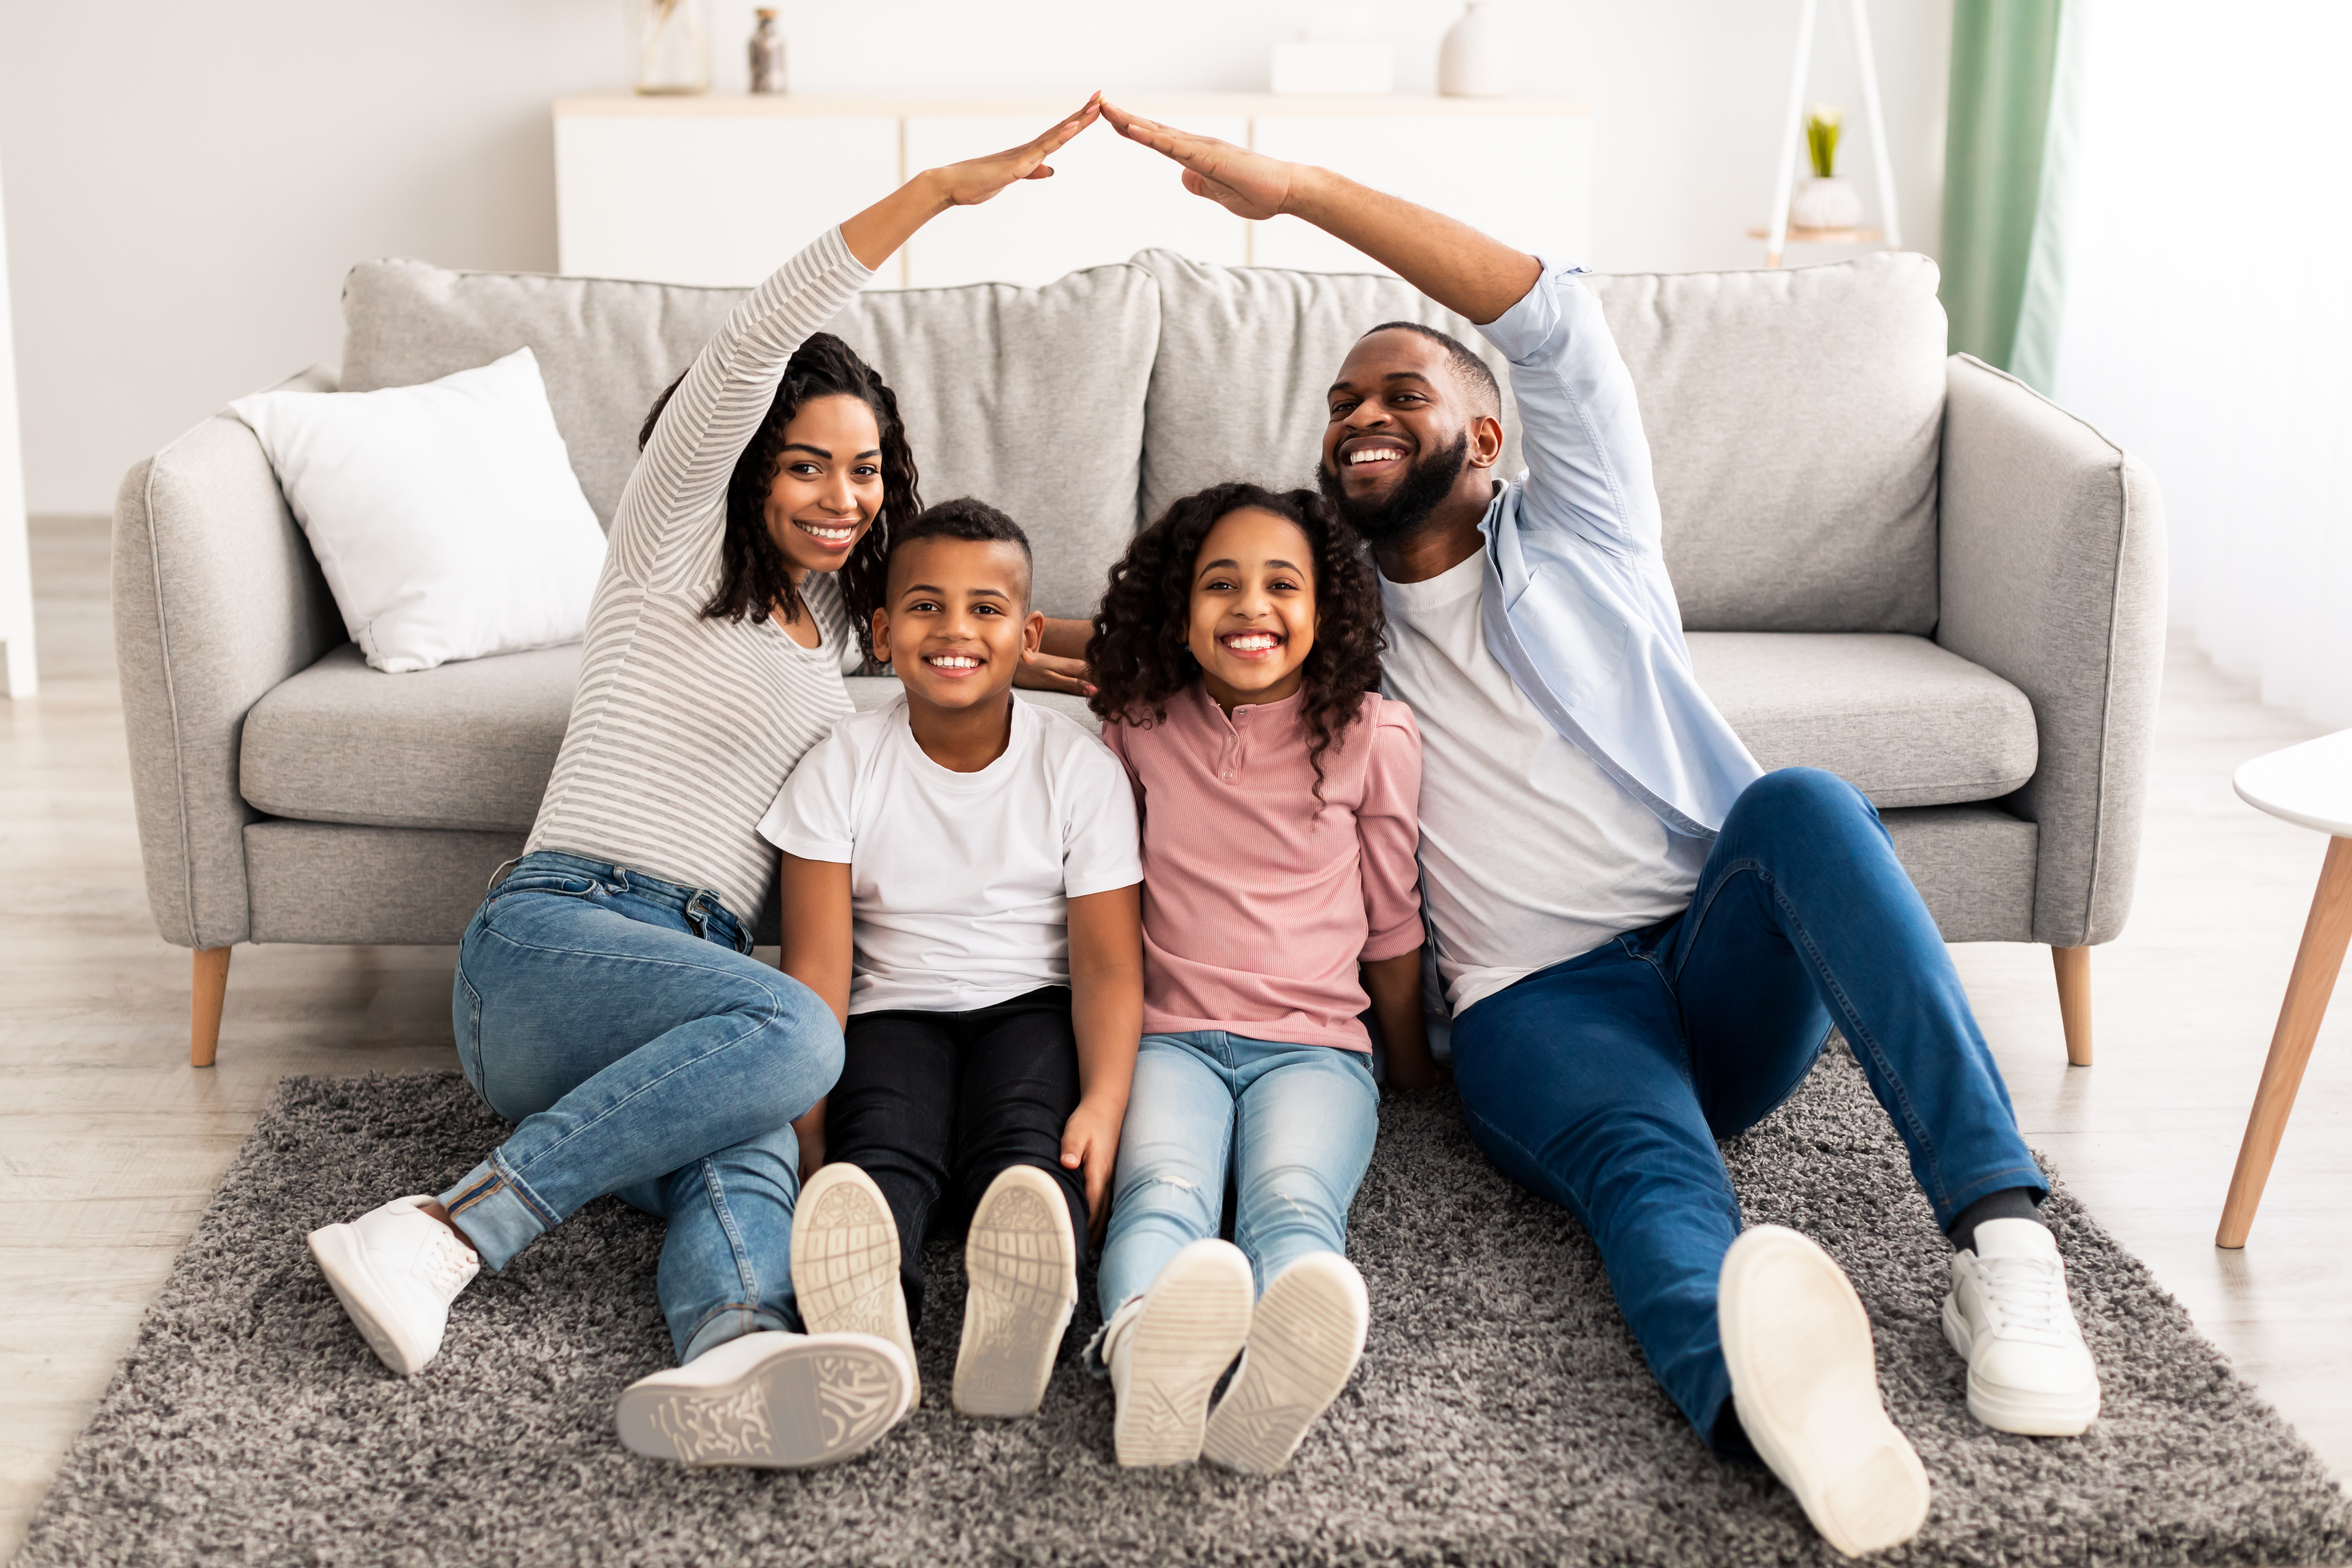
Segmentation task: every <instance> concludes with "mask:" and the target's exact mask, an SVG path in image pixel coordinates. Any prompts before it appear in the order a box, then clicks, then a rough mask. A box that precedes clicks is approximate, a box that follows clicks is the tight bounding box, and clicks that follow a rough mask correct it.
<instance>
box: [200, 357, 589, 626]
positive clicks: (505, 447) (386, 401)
mask: <svg viewBox="0 0 2352 1568" xmlns="http://www.w3.org/2000/svg"><path fill="white" fill-rule="evenodd" d="M229 408H230V410H231V411H232V412H233V413H235V414H236V416H237V417H238V418H239V419H242V420H244V421H245V422H246V424H247V425H249V426H252V427H253V433H254V434H255V435H256V436H258V437H261V447H262V450H264V451H265V452H267V453H268V454H269V463H270V466H271V467H272V468H275V469H277V470H278V485H279V487H280V488H281V489H284V490H285V492H286V501H287V504H288V505H289V506H291V507H292V508H293V509H294V516H295V519H296V521H299V522H300V523H301V525H302V531H303V532H304V533H306V534H308V535H309V536H310V550H311V552H312V553H314V554H315V555H317V556H318V558H319V565H320V569H321V570H322V571H324V572H325V573H326V574H327V586H328V587H329V588H330V589H331V590H332V591H333V593H334V595H335V605H336V607H337V608H339V609H341V611H342V613H343V625H344V626H345V627H346V628H348V629H349V631H350V632H351V636H352V641H353V642H355V643H357V644H359V645H360V651H361V652H362V653H363V654H365V655H366V656H367V661H368V663H370V664H372V665H373V666H374V667H375V668H378V669H382V670H391V671H403V670H412V669H431V668H433V667H434V666H435V665H436V664H441V663H444V662H446V661H447V660H449V659H453V658H482V657H483V656H484V655H486V654H494V653H518V652H520V651H521V650H522V649H524V648H533V647H552V646H553V645H555V644H557V643H567V642H577V641H579V640H580V638H581V637H583V635H584V634H585V633H586V631H587V628H588V601H589V599H590V598H591V597H592V596H593V595H594V594H595V591H596V576H597V574H598V573H599V572H600V571H602V570H603V568H604V531H603V530H602V529H600V528H598V527H597V526H596V514H595V512H594V511H593V510H591V509H590V507H589V505H588V498H587V497H586V496H584V495H583V494H581V491H580V480H579V479H577V478H576V477H575V476H574V475H573V474H572V458H571V455H570V454H569V453H568V452H567V451H566V450H565V449H564V446H563V437H562V436H561V435H559V434H558V433H557V431H556V428H555V416H554V415H553V414H552V413H551V412H550V411H549V409H548V406H547V386H546V384H545V383H544V382H542V381H541V379H540V374H539V361H538V359H537V358H536V357H534V356H533V355H532V353H531V352H530V350H529V349H527V348H523V349H517V350H516V351H515V352H514V353H510V354H509V355H507V356H506V357H505V358H504V359H501V360H498V361H496V362H494V363H490V364H486V365H484V366H482V367H481V368H480V369H478V370H461V371H459V372H458V373H457V374H455V375H445V376H443V377H442V378H441V379H440V380H438V381H432V382H427V383H425V384H424V385H422V386H392V387H386V388H384V389H383V391H381V392H327V393H320V392H261V393H256V394H255V395H253V396H251V397H240V398H238V399H237V400H236V402H235V403H232V404H230V405H229Z"/></svg>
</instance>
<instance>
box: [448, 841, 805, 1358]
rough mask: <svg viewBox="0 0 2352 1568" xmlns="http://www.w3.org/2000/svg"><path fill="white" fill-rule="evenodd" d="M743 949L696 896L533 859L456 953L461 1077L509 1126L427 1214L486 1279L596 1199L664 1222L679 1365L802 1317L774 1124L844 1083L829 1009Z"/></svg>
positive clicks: (788, 1196) (711, 901)
mask: <svg viewBox="0 0 2352 1568" xmlns="http://www.w3.org/2000/svg"><path fill="white" fill-rule="evenodd" d="M451 1006H452V1009H453V1012H454V1015H455V1022H456V1025H457V1060H458V1065H459V1066H460V1067H462V1068H464V1069H465V1073H466V1078H467V1081H468V1082H470V1083H472V1084H473V1086H474V1089H475V1091H476V1092H477V1093H478V1094H480V1095H481V1097H482V1098H483V1099H484V1100H487V1101H488V1103H489V1105H490V1107H491V1109H493V1110H496V1111H497V1112H498V1113H499V1115H501V1116H503V1117H506V1118H508V1119H509V1121H515V1122H517V1123H519V1124H520V1125H518V1126H517V1127H516V1128H515V1130H514V1133H513V1135H512V1136H511V1137H509V1138H508V1140H507V1141H506V1142H504V1143H502V1144H500V1145H499V1147H498V1149H497V1150H495V1151H494V1152H492V1153H491V1154H490V1156H489V1158H488V1159H487V1160H485V1161H483V1162H482V1163H480V1164H479V1165H478V1166H476V1167H475V1168H474V1169H473V1170H472V1171H471V1172H470V1173H467V1176H466V1179H465V1180H464V1181H462V1182H459V1183H458V1184H457V1185H456V1186H454V1187H452V1188H450V1189H449V1190H448V1191H447V1192H446V1193H443V1194H440V1198H441V1202H442V1203H443V1204H445V1205H447V1207H448V1209H449V1213H450V1215H452V1216H453V1217H454V1218H455V1219H456V1221H457V1226H458V1227H459V1228H460V1229H462V1230H463V1231H464V1232H465V1233H466V1236H467V1238H468V1239H469V1240H471V1241H472V1242H473V1244H474V1247H475V1250H476V1251H478V1253H480V1254H481V1258H482V1261H483V1262H485V1263H487V1264H488V1265H489V1266H490V1267H491V1268H504V1267H506V1265H507V1263H508V1261H509V1259H511V1258H513V1257H514V1256H515V1255H516V1254H517V1253H519V1252H520V1251H521V1250H522V1249H523V1248H524V1247H527V1246H529V1245H530V1243H531V1241H532V1240H533V1239H535V1238H536V1237H539V1236H540V1235H541V1234H542V1233H543V1232H545V1231H546V1230H548V1229H549V1228H550V1227H551V1226H554V1225H555V1224H557V1223H558V1222H559V1221H561V1220H562V1219H563V1218H564V1217H565V1216H566V1215H570V1214H572V1212H573V1211H574V1210H576V1209H578V1208H579V1207H580V1206H581V1205H583V1204H585V1203H587V1202H588V1201H589V1200H590V1199H592V1198H596V1197H602V1196H603V1195H604V1194H607V1193H612V1194H617V1195H618V1196H619V1197H620V1198H621V1199H622V1200H623V1201H624V1202H625V1203H627V1204H629V1205H632V1206H634V1207H635V1208H639V1209H643V1210H644V1211H646V1213H648V1214H653V1215H660V1216H661V1217H662V1218H663V1219H664V1220H666V1221H667V1222H668V1226H669V1230H668V1234H667V1236H666V1237H664V1239H663V1243H662V1257H661V1268H660V1272H659V1275H658V1277H657V1286H658V1289H659V1292H660V1296H661V1304H662V1314H663V1316H664V1317H665V1318H666V1319H667V1321H668V1323H669V1331H670V1339H671V1342H672V1344H673V1346H674V1347H675V1348H676V1350H677V1356H678V1359H679V1360H680V1361H682V1362H683V1361H691V1360H692V1359H693V1358H694V1357H695V1356H697V1355H698V1354H700V1353H701V1352H704V1351H706V1350H709V1348H710V1347H711V1346H713V1345H716V1344H721V1343H724V1342H726V1341H728V1340H731V1339H733V1338H735V1337H736V1336H738V1335H739V1334H744V1333H748V1332H750V1331H752V1330H754V1329H782V1328H789V1327H792V1326H793V1325H794V1324H795V1323H796V1322H797V1317H796V1315H795V1314H794V1312H793V1299H792V1292H793V1284H792V1227H793V1202H794V1200H795V1199H796V1198H798V1196H799V1195H800V1145H799V1141H798V1140H797V1139H796V1138H794V1136H793V1130H792V1127H791V1125H790V1124H791V1123H792V1121H793V1120H794V1119H795V1118H797V1117H800V1116H803V1115H805V1114H806V1113H807V1111H808V1110H809V1108H810V1107H812V1106H814V1104H815V1103H816V1102H817V1100H819V1099H820V1098H822V1097H823V1096H824V1092H825V1091H826V1090H827V1089H831V1088H832V1087H833V1082H834V1079H836V1078H838V1077H839V1076H840V1074H841V1028H840V1026H839V1025H838V1024H836V1023H835V1020H834V1016H833V1013H832V1010H831V1009H830V1008H828V1007H827V1006H825V1005H824V1002H822V1001H821V1000H819V999H818V997H817V995H816V994H815V993H814V992H813V991H811V990H809V988H808V987H807V986H805V985H803V984H801V983H800V982H799V981H797V980H794V979H792V978H791V977H790V976H788V975H785V974H782V973H778V972H777V971H775V970H773V969H771V968H769V967H768V966H767V965H766V964H764V963H759V962H758V961H756V960H755V959H753V958H752V957H751V938H750V935H749V933H748V932H746V931H745V930H744V929H743V926H742V925H741V923H740V921H737V920H736V918H735V917H734V916H733V915H732V914H730V912H729V911H728V910H726V909H724V908H722V907H721V906H720V905H719V901H718V900H717V899H716V898H714V897H713V896H712V895H711V894H709V893H708V892H702V891H698V890H697V889H691V888H681V887H678V886H677V885H676V884H675V883H671V882H664V881H660V880H658V879H655V878H651V877H647V876H644V875H642V874H641V873H638V872H635V871H629V870H625V869H624V868H620V867H617V866H608V865H603V864H599V863H598V862H596V861H593V860H584V859H582V858H578V857H576V856H572V855H558V854H548V853H541V854H536V855H526V856H524V857H523V858H522V859H520V861H518V862H517V863H516V864H515V867H514V869H513V871H512V872H511V873H509V875H508V877H507V878H506V879H505V880H503V881H501V882H499V884H498V885H497V886H496V887H494V888H492V889H490V894H489V897H488V899H486V900H483V903H482V907H481V908H480V910H477V911H476V912H475V915H474V919H473V921H472V923H471V924H469V925H467V928H466V935H465V940H464V941H463V942H462V943H461V944H460V945H459V947H458V949H457V984H456V986H455V988H454V990H453V993H452V996H451Z"/></svg>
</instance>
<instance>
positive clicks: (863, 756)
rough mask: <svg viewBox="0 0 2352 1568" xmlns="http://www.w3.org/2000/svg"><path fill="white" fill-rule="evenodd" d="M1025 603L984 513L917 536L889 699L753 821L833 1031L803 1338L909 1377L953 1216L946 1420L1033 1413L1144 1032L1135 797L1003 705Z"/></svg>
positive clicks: (954, 510)
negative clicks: (840, 1050)
mask: <svg viewBox="0 0 2352 1568" xmlns="http://www.w3.org/2000/svg"><path fill="white" fill-rule="evenodd" d="M1029 586H1030V554H1029V542H1028V539H1027V538H1026V536H1024V534H1023V533H1022V531H1021V529H1020V528H1019V526H1018V525H1016V524H1015V523H1014V522H1013V520H1012V519H1010V518H1008V517H1006V516H1005V515H1004V514H1003V513H1002V512H1000V511H997V510H995V509H993V508H992V507H988V506H984V505H982V503H980V502H979V501H976V500H955V501H950V502H948V503H947V504H945V505H943V506H936V507H933V508H931V509H930V510H928V511H926V512H924V513H922V514H921V515H920V516H919V517H918V518H916V519H915V521H913V522H912V523H910V524H909V525H908V526H907V528H906V529H905V530H904V531H902V532H901V534H900V535H899V537H898V539H896V540H894V541H893V542H892V543H891V547H890V557H889V564H888V582H887V589H886V592H885V598H884V603H883V607H882V608H880V609H878V610H877V611H876V612H875V613H874V648H875V651H876V653H877V654H878V655H880V656H881V657H883V658H887V659H888V660H889V661H890V664H891V666H892V668H895V669H896V670H897V671H898V677H899V679H900V680H901V681H902V682H903V683H904V685H905V688H906V692H905V695H904V696H903V697H901V698H900V699H898V700H896V701H894V702H892V703H891V704H890V705H889V706H888V707H887V708H885V709H883V710H880V711H878V712H873V713H859V714H856V715H853V716H852V717H850V718H848V719H845V720H844V721H842V722H841V723H840V725H839V726H838V727H837V728H835V731H834V732H833V734H832V735H831V736H830V737H829V738H827V739H826V740H824V741H823V742H819V743H818V745H817V746H816V747H815V748H814V750H812V751H811V752H809V753H808V755H807V756H806V757H805V758H803V760H802V762H801V764H800V766H799V767H798V769H796V770H795V771H794V772H793V776H792V777H791V779H789V780H788V781H787V782H786V783H785V785H784V788H783V791H782V794H780V795H778V796H777V797H776V803H775V805H774V806H773V807H772V809H771V810H770V811H769V813H768V816H767V817H766V818H765V819H764V820H763V821H762V822H761V825H760V830H761V833H763V834H764V835H766V837H768V839H769V841H770V842H771V843H773V844H774V845H776V846H777V847H779V848H781V849H782V851H783V852H784V857H783V917H784V918H783V925H784V939H783V959H782V963H783V969H784V972H785V973H788V974H790V975H792V976H793V978H794V979H796V980H799V981H801V982H802V983H803V984H805V985H807V986H808V987H809V988H810V989H812V990H814V992H815V993H816V994H818V995H819V996H822V997H824V999H825V1000H826V1001H827V1002H829V1003H830V1004H831V1005H832V1006H833V1009H834V1011H835V1014H836V1015H838V1016H841V1017H842V1018H843V1020H844V1026H845V1033H846V1037H847V1046H846V1061H845V1066H844V1068H843V1069H842V1075H841V1079H840V1082H839V1083H838V1084H836V1085H835V1088H834V1090H833V1093H832V1095H831V1096H830V1097H829V1098H828V1099H827V1100H824V1101H820V1102H819V1104H818V1105H817V1107H816V1109H815V1110H812V1111H811V1112H809V1114H808V1115H807V1116H806V1117H804V1118H803V1119H802V1121H799V1122H797V1123H795V1124H794V1126H795V1130H796V1131H798V1132H799V1134H800V1137H801V1147H802V1150H803V1156H802V1158H803V1163H804V1165H814V1164H816V1163H820V1162H823V1163H824V1168H823V1169H822V1170H819V1171H818V1172H817V1173H816V1174H815V1175H814V1177H813V1178H811V1179H810V1180H809V1181H808V1183H807V1184H806V1186H805V1187H804V1188H803V1191H802V1194H801V1199H800V1203H799V1206H798V1209H797V1212H796V1214H795V1216H794V1221H793V1243H792V1269H793V1288H794V1290H795V1293H796V1295H797V1298H798V1305H799V1310H800V1314H801V1318H802V1321H803V1322H804V1323H805V1325H806V1326H807V1328H808V1330H809V1331H810V1332H812V1333H821V1332H825V1331H832V1330H836V1329H838V1330H850V1329H855V1330H857V1331H864V1332H867V1333H873V1334H878V1335H880V1336H882V1337H883V1338H885V1339H887V1340H890V1341H892V1342H895V1343H896V1344H897V1345H898V1347H899V1349H900V1350H901V1351H903V1352H905V1353H906V1356H907V1362H908V1365H909V1366H912V1365H913V1364H914V1360H915V1354H914V1346H913V1342H912V1335H911V1326H912V1324H913V1323H914V1322H916V1321H919V1318H920V1316H921V1312H922V1306H923V1274H922V1262H921V1259H922V1249H923V1243H924V1240H925V1238H926V1237H927V1236H928V1234H929V1231H930V1230H931V1229H932V1227H933V1225H934V1223H935V1221H944V1222H945V1223H946V1224H948V1225H950V1226H951V1225H952V1224H953V1223H954V1221H955V1220H957V1219H959V1218H961V1216H962V1215H965V1214H970V1215H971V1231H970V1237H969V1239H968V1240H967V1241H966V1243H965V1248H964V1262H965V1268H966V1270H967V1272H968V1274H969V1275H970V1278H971V1295H970V1298H969V1300H967V1302H966V1304H965V1308H964V1323H963V1339H962V1345H961V1351H960V1352H959V1354H958V1357H957V1361H956V1372H955V1386H954V1399H955V1406H956V1408H957V1409H958V1410H960V1411H961V1412H963V1413H964V1414H965V1415H1030V1414H1032V1413H1033V1412H1034V1411H1035V1410H1036V1408H1037V1405H1038V1402H1039V1401H1040V1400H1041V1399H1042V1398H1043V1397H1044V1396H1045V1384H1046V1381H1047V1379H1048V1378H1049V1377H1050V1376H1051V1375H1052V1373H1053V1369H1054V1358H1055V1352H1056V1350H1057V1349H1058V1347H1059V1346H1060V1344H1061V1340H1062V1332H1063V1330H1064V1329H1065V1328H1066V1327H1067V1326H1068V1323H1069V1320H1070V1311H1071V1309H1072V1307H1073V1306H1074V1305H1076V1301H1077V1261H1078V1238H1079V1237H1081V1236H1083V1235H1087V1234H1089V1233H1092V1234H1096V1235H1099V1234H1100V1231H1101V1221H1102V1217H1103V1215H1104V1212H1105V1208H1104V1199H1105V1196H1106V1194H1107V1193H1108V1186H1109V1181H1110V1173H1111V1163H1112V1160H1113V1157H1114V1156H1115V1155H1116V1153H1117V1152H1118V1133H1119V1124H1120V1122H1121V1121H1123V1120H1124V1118H1125V1116H1126V1112H1127V1097H1128V1088H1129V1081H1130V1080H1131V1079H1132V1077H1133V1075H1134V1070H1135V1053H1136V1040H1137V1037H1138V1036H1139V1032H1140V1030H1141V1027H1142V1017H1143V982H1142V973H1143V970H1142V947H1141V934H1140V923H1139V912H1138V911H1139V894H1138V884H1139V883H1140V882H1141V880H1142V879H1143V871H1142V866H1141V861H1140V858H1139V853H1138V849H1137V837H1136V825H1135V807H1134V800H1133V796H1132V795H1131V793H1130V792H1129V788H1128V784H1127V777H1126V774H1125V773H1124V772H1123V771H1122V770H1121V769H1120V767H1119V764H1118V761H1117V759H1115V758H1114V757H1112V756H1111V754H1110V752H1108V750H1107V749H1105V748H1104V746H1103V744H1102V743H1101V742H1099V741H1097V740H1096V739H1095V738H1094V736H1093V735H1091V734H1089V733H1087V730H1086V729H1085V727H1084V726H1082V725H1080V724H1078V723H1077V722H1076V721H1074V720H1071V719H1067V718H1065V717H1063V716H1062V715H1060V714H1058V713H1055V712H1054V711H1052V710H1048V709H1045V708H1042V707H1038V706H1035V705H1034V704H1030V703H1026V702H1016V701H1014V700H1013V672H1014V670H1015V669H1016V668H1018V667H1019V666H1020V663H1021V660H1022V657H1023V655H1024V652H1026V653H1034V652H1035V650H1036V648H1037V646H1038V643H1039V640H1040V638H1041V637H1043V636H1044V632H1045V617H1044V616H1041V615H1038V614H1037V613H1036V612H1034V611H1033V610H1031V609H1030V607H1029ZM943 1208H944V1210H945V1212H944V1213H942V1212H941V1210H942V1209H943Z"/></svg>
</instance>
